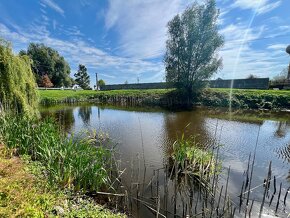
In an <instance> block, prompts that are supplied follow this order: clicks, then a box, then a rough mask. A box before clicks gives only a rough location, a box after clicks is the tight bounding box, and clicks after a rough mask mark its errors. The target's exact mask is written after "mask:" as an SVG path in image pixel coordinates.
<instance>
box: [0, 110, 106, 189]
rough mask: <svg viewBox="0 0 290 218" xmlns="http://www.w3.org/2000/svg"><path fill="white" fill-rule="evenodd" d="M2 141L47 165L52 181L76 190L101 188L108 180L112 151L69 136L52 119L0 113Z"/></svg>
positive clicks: (89, 141) (16, 150)
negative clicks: (41, 119)
mask: <svg viewBox="0 0 290 218" xmlns="http://www.w3.org/2000/svg"><path fill="white" fill-rule="evenodd" d="M0 127H1V128H0V143H2V144H4V145H6V146H7V148H9V149H10V150H12V151H13V152H15V153H16V154H18V155H22V154H28V155H30V156H31V158H32V159H33V160H38V161H40V162H41V163H42V164H43V165H44V166H45V168H46V173H47V175H48V178H49V181H51V182H53V183H57V184H59V185H61V186H62V187H67V188H70V189H73V190H75V191H79V190H83V191H98V190H100V188H101V187H102V186H103V185H105V184H108V182H109V173H108V172H109V170H110V169H108V167H109V166H110V165H109V164H108V162H109V161H110V160H111V153H110V150H109V149H107V148H105V147H103V146H94V145H93V142H92V140H91V138H87V137H80V136H76V137H73V136H71V137H67V136H66V135H65V134H63V133H62V132H61V131H60V129H59V128H58V126H57V125H56V124H55V123H54V121H53V120H51V119H46V120H44V121H40V120H36V119H31V118H26V117H20V116H11V115H0Z"/></svg>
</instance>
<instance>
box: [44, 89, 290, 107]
mask: <svg viewBox="0 0 290 218" xmlns="http://www.w3.org/2000/svg"><path fill="white" fill-rule="evenodd" d="M172 91H173V89H148V90H112V91H93V90H82V91H72V90H40V91H39V93H40V102H41V104H43V105H48V104H55V103H73V102H80V101H89V100H98V101H99V102H107V101H108V99H111V100H112V99H114V101H118V100H116V99H115V98H119V99H121V100H122V99H124V98H127V97H130V98H141V99H142V98H143V99H144V101H143V102H145V104H146V102H147V103H148V102H150V103H151V104H156V105H158V104H160V102H161V101H162V102H163V104H164V102H167V101H165V100H166V99H167V98H170V97H171V98H174V97H175V98H176V96H174V94H173V95H172V93H171V92H172ZM230 93H232V96H231V97H230ZM170 94H171V95H170ZM177 98H178V97H177ZM148 99H149V101H148ZM177 100H178V99H177ZM168 102H169V101H168ZM196 103H197V104H201V105H205V106H214V107H228V106H229V105H230V104H231V105H232V107H236V108H253V109H260V108H264V109H277V108H278V109H281V108H283V109H285V108H286V109H287V108H289V107H290V91H283V90H254V89H232V90H230V89H205V90H204V91H203V92H202V94H201V95H200V97H199V98H198V101H197V102H196ZM165 104H166V103H165Z"/></svg>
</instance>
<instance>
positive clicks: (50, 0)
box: [41, 0, 64, 16]
mask: <svg viewBox="0 0 290 218" xmlns="http://www.w3.org/2000/svg"><path fill="white" fill-rule="evenodd" d="M41 2H42V3H43V4H44V5H46V6H48V7H50V8H51V9H53V10H54V11H56V12H57V13H59V14H61V15H62V16H64V10H63V9H62V8H61V7H60V6H59V5H58V4H56V3H55V2H54V1H53V0H41Z"/></svg>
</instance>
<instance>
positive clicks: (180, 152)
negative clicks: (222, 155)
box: [171, 134, 215, 176]
mask: <svg viewBox="0 0 290 218" xmlns="http://www.w3.org/2000/svg"><path fill="white" fill-rule="evenodd" d="M172 150H173V151H172V153H171V158H172V160H173V161H174V166H176V167H177V168H178V170H179V172H181V173H186V174H191V175H196V176H199V175H201V174H207V173H209V174H213V173H214V170H215V161H214V157H213V153H212V151H208V150H205V149H202V148H201V145H199V143H198V142H197V141H196V137H195V136H190V137H189V138H185V136H184V134H182V136H181V138H179V139H177V140H176V141H175V142H174V143H173V145H172Z"/></svg>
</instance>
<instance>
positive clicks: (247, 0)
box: [232, 0, 282, 14]
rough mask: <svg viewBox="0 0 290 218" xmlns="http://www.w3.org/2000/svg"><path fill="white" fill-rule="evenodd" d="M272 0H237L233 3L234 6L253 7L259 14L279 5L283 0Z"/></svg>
mask: <svg viewBox="0 0 290 218" xmlns="http://www.w3.org/2000/svg"><path fill="white" fill-rule="evenodd" d="M270 2H271V1H270V0H235V2H234V3H233V4H232V7H233V8H236V7H238V8H241V9H251V10H253V11H255V12H257V14H264V13H267V12H269V11H271V10H274V9H275V8H277V7H279V6H280V4H281V2H282V1H281V0H277V1H276V2H272V3H270Z"/></svg>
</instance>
